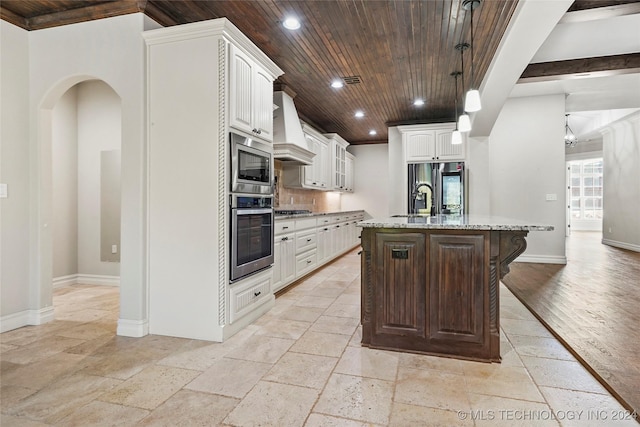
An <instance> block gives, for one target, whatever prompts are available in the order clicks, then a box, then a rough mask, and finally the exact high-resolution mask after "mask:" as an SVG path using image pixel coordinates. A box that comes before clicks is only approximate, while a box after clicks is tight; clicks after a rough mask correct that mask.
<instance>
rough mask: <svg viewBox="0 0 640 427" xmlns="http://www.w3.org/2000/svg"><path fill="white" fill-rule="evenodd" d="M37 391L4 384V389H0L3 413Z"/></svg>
mask: <svg viewBox="0 0 640 427" xmlns="http://www.w3.org/2000/svg"><path fill="white" fill-rule="evenodd" d="M36 391H37V390H34V389H31V388H26V387H20V386H15V385H8V384H5V383H4V382H2V387H0V406H1V409H2V411H5V410H8V409H9V408H12V407H13V406H14V405H15V404H16V403H18V402H19V401H20V400H22V399H24V398H25V397H27V396H29V395H32V394H33V393H35V392H36ZM0 425H2V424H0Z"/></svg>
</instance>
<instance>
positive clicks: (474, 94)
mask: <svg viewBox="0 0 640 427" xmlns="http://www.w3.org/2000/svg"><path fill="white" fill-rule="evenodd" d="M481 109H482V104H481V103H480V92H479V91H478V90H477V89H472V90H469V91H468V92H467V96H466V97H465V99H464V111H467V112H469V113H473V112H474V111H480V110H481Z"/></svg>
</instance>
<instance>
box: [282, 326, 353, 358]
mask: <svg viewBox="0 0 640 427" xmlns="http://www.w3.org/2000/svg"><path fill="white" fill-rule="evenodd" d="M348 342H349V336H347V335H340V334H327V333H324V332H313V331H307V332H305V334H304V335H303V336H302V337H300V339H299V340H298V341H296V343H295V344H294V345H292V346H291V351H295V352H298V353H307V354H317V355H320V356H330V357H340V356H341V355H342V352H343V351H344V348H345V347H346V346H347V343H348Z"/></svg>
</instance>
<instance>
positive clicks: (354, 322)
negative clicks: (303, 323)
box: [309, 316, 360, 336]
mask: <svg viewBox="0 0 640 427" xmlns="http://www.w3.org/2000/svg"><path fill="white" fill-rule="evenodd" d="M359 324H360V320H359V319H353V318H350V317H335V316H320V317H319V318H318V320H316V321H315V323H314V324H313V325H312V326H311V328H309V330H310V331H315V332H327V333H330V334H342V335H349V336H351V335H353V333H354V332H355V330H356V328H357V327H358V325H359Z"/></svg>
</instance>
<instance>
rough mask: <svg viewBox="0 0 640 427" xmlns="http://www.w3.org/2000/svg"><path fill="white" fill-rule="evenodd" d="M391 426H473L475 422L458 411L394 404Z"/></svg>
mask: <svg viewBox="0 0 640 427" xmlns="http://www.w3.org/2000/svg"><path fill="white" fill-rule="evenodd" d="M389 426H393V427H408V426H421V427H450V426H451V427H453V426H473V420H471V419H468V418H466V417H464V416H463V417H460V416H459V415H458V413H457V412H456V411H445V410H442V409H435V408H427V407H425V406H416V405H407V404H405V403H394V404H393V408H392V410H391V421H390V422H389Z"/></svg>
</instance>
